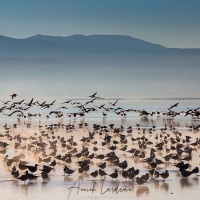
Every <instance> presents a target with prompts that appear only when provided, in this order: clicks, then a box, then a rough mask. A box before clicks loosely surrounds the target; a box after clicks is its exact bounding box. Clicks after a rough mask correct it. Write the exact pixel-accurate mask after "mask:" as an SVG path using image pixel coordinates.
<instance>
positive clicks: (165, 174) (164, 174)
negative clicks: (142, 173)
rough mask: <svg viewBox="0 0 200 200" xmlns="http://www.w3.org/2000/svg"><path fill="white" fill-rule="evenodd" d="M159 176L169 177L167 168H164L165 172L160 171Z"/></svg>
mask: <svg viewBox="0 0 200 200" xmlns="http://www.w3.org/2000/svg"><path fill="white" fill-rule="evenodd" d="M160 176H161V177H162V178H163V179H166V178H168V177H169V172H168V170H165V172H162V173H160Z"/></svg>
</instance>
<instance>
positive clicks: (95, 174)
mask: <svg viewBox="0 0 200 200" xmlns="http://www.w3.org/2000/svg"><path fill="white" fill-rule="evenodd" d="M98 174H99V173H98V171H97V170H95V171H94V172H92V173H90V175H91V176H92V177H93V178H96V177H97V176H98Z"/></svg>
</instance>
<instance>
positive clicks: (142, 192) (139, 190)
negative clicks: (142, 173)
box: [136, 186, 149, 197]
mask: <svg viewBox="0 0 200 200" xmlns="http://www.w3.org/2000/svg"><path fill="white" fill-rule="evenodd" d="M142 195H145V196H148V195H149V187H148V186H139V187H138V188H137V190H136V196H137V197H140V196H142Z"/></svg>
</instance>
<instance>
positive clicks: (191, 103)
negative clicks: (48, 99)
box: [0, 100, 200, 200]
mask: <svg viewBox="0 0 200 200" xmlns="http://www.w3.org/2000/svg"><path fill="white" fill-rule="evenodd" d="M109 101H113V100H109ZM82 102H85V101H83V100H82ZM178 102H179V106H178V107H177V108H174V109H173V110H174V111H177V112H181V111H187V110H188V109H189V108H190V109H195V108H198V107H199V105H200V101H199V100H180V101H178ZM104 103H105V104H106V106H109V104H108V100H101V101H96V102H94V104H92V105H91V106H94V105H96V106H99V105H101V104H104ZM174 103H177V100H119V102H118V104H117V106H116V108H117V107H122V108H123V109H128V108H133V109H134V110H143V109H145V110H146V111H148V112H153V111H162V112H165V111H167V108H168V107H169V106H170V105H173V104H174ZM58 106H60V103H59V102H56V104H55V105H54V106H53V107H52V108H50V109H45V110H41V109H39V108H31V110H29V112H30V113H39V112H40V113H41V115H42V116H41V117H31V118H27V119H23V118H21V119H20V120H17V117H16V115H15V116H14V115H13V116H12V117H11V118H10V117H8V116H5V115H1V118H0V124H1V126H0V134H1V135H3V136H1V141H3V142H7V143H8V144H9V145H8V146H7V147H6V153H5V154H0V161H1V162H0V163H1V164H0V191H1V198H2V199H6V200H25V199H31V200H32V199H41V200H55V199H57V200H65V199H66V200H67V199H72V200H73V199H75V200H76V199H99V200H101V199H111V198H115V199H119V200H120V199H125V198H126V199H127V200H128V199H141V200H143V199H155V200H160V199H163V200H164V199H180V200H188V198H191V199H198V198H199V195H200V190H199V188H200V181H199V179H200V176H199V175H200V174H199V173H198V174H197V175H194V174H193V175H191V176H190V177H188V178H183V177H181V175H180V173H179V172H178V170H177V168H176V167H175V166H174V164H175V163H177V162H178V161H176V160H170V161H169V162H165V163H164V164H161V165H159V167H158V168H157V169H156V170H158V171H159V172H163V171H165V170H166V169H167V170H168V171H169V177H168V178H167V179H166V180H163V179H162V178H161V177H159V178H157V179H156V178H154V177H151V178H150V179H149V181H148V182H147V183H144V184H143V185H138V184H137V183H136V182H135V180H133V181H132V180H131V181H129V180H125V179H124V178H123V177H122V176H121V172H120V169H119V167H116V166H114V165H113V164H110V163H109V164H108V165H107V167H106V169H105V171H106V173H107V174H111V173H112V172H114V170H115V169H118V170H119V177H118V179H117V180H112V178H111V177H109V176H106V177H105V178H102V179H101V178H100V176H98V177H97V178H96V180H93V178H92V177H91V175H90V173H91V172H93V171H95V170H96V169H98V167H97V165H98V164H99V163H101V161H100V160H99V159H95V158H94V159H93V160H92V162H91V163H90V170H89V171H88V172H87V173H83V174H79V173H78V170H77V169H78V165H77V161H78V159H77V158H76V157H75V156H74V154H73V156H72V161H71V162H70V163H64V162H63V161H59V160H57V165H56V166H55V167H54V168H55V169H54V170H52V172H50V174H49V179H48V180H43V179H42V178H41V177H40V170H38V171H37V172H35V173H34V174H35V175H38V176H39V177H38V178H37V180H32V181H30V182H29V181H26V182H25V184H24V183H23V181H20V180H16V179H14V178H13V177H12V175H11V173H10V171H11V168H12V167H13V166H17V163H12V165H11V166H9V167H8V166H7V165H6V163H3V162H2V160H3V159H4V157H5V155H9V158H13V157H14V156H16V155H19V154H20V153H23V154H24V155H25V158H23V160H26V161H28V162H29V164H30V165H34V164H36V163H39V162H38V159H39V157H40V158H43V157H42V155H43V154H42V152H41V153H40V154H37V155H35V154H34V152H35V149H36V147H34V148H32V149H31V150H30V151H29V150H27V149H25V150H22V149H17V148H15V143H16V141H15V140H14V139H13V140H9V138H8V137H7V136H6V133H5V131H6V130H5V128H4V127H3V126H4V125H5V124H7V126H8V127H9V134H10V135H11V136H12V138H14V136H16V135H19V134H20V136H21V137H22V138H25V139H24V140H22V142H21V146H24V145H26V146H27V145H28V144H30V143H31V142H33V141H31V139H30V137H31V136H32V137H36V139H37V140H38V139H39V138H40V137H42V141H43V142H46V143H47V144H48V145H47V148H46V154H47V155H48V154H50V153H51V152H52V150H51V149H49V143H48V141H49V140H50V141H53V140H55V139H56V138H57V137H58V136H60V137H64V138H65V139H66V140H68V139H70V138H71V136H73V137H74V141H75V142H76V143H77V146H75V147H73V148H76V149H77V151H78V152H80V151H81V149H82V146H86V147H88V149H89V151H90V152H91V153H92V152H94V153H95V155H97V154H106V153H108V152H109V151H110V150H109V149H108V147H109V146H111V144H108V145H107V146H102V145H101V142H102V141H103V138H104V134H105V133H103V135H99V134H98V133H96V134H95V135H94V139H92V141H91V142H90V143H87V142H81V141H80V140H81V139H82V138H83V137H87V136H88V133H89V132H92V131H93V129H92V127H93V124H100V125H102V126H103V125H104V126H107V127H109V124H115V125H116V127H120V126H123V127H124V130H123V131H122V132H121V133H120V134H125V135H126V137H127V141H128V143H127V145H128V149H127V150H130V149H131V148H138V144H137V142H132V141H131V138H137V137H142V136H145V137H146V138H148V140H149V141H152V142H153V144H152V145H150V146H148V147H147V149H145V150H144V153H145V154H146V157H148V156H149V153H150V149H151V148H152V147H153V148H155V145H156V144H157V143H159V142H160V141H162V138H160V135H162V136H165V135H166V134H170V136H171V137H174V138H175V134H174V131H178V132H180V133H182V135H181V136H180V138H181V139H184V138H185V136H186V135H188V136H191V143H192V142H195V141H196V138H199V131H198V130H196V131H194V130H192V129H191V128H190V126H197V125H199V124H200V119H199V118H192V117H191V116H187V117H184V113H181V114H180V116H176V117H174V118H170V117H166V116H163V115H162V114H160V115H157V114H156V115H154V116H148V117H142V116H139V114H138V113H137V112H130V113H127V116H126V117H121V116H119V115H116V114H115V113H112V112H107V116H106V117H103V116H102V111H98V112H91V113H88V114H87V113H86V115H85V117H76V118H74V117H71V118H70V117H68V116H67V113H71V112H76V109H75V108H73V107H70V108H69V109H68V110H65V111H64V113H65V114H64V117H63V118H59V119H58V118H56V117H55V116H53V115H51V116H50V118H49V119H47V118H46V115H47V114H49V112H50V111H51V110H56V109H57V108H58ZM88 107H89V106H88ZM6 112H7V111H6ZM14 123H16V124H17V126H16V127H13V124H14ZM80 123H88V126H83V127H81V128H80V127H79V124H80ZM27 124H31V125H30V126H27ZM50 124H64V125H69V124H70V125H74V126H75V128H74V129H72V130H68V131H66V130H65V129H63V128H61V127H58V128H55V129H54V130H53V133H52V132H51V131H48V130H46V129H45V128H46V127H45V126H46V125H50ZM136 124H140V127H141V130H137V126H136ZM165 124H166V125H167V127H168V129H167V130H166V132H164V133H163V132H162V131H161V130H160V129H161V128H164V126H165ZM170 125H172V127H174V130H172V129H170V128H169V126H170ZM129 126H132V127H133V132H132V133H131V134H127V128H128V127H129ZM152 126H156V128H155V131H152V133H149V132H148V129H149V128H151V127H152ZM143 129H146V132H145V133H144V132H143ZM43 131H45V133H48V136H46V135H45V134H44V132H43ZM108 134H109V135H111V136H112V137H113V139H114V140H118V141H119V134H116V133H113V132H112V131H110V132H109V133H108ZM156 135H158V138H159V139H156V138H155V137H156ZM52 136H55V137H54V139H53V138H52ZM94 141H97V145H95V144H93V142H94ZM170 146H171V144H170V143H168V144H166V145H165V148H170ZM188 146H190V145H189V144H188ZM94 147H96V148H98V151H93V148H94ZM122 147H124V144H120V143H119V144H117V150H116V151H115V153H116V155H117V156H119V158H120V161H121V162H122V161H124V160H127V161H128V167H129V168H130V167H133V166H134V167H135V169H139V170H140V174H139V175H138V176H141V175H143V174H145V173H146V172H148V171H149V170H150V167H149V165H148V164H147V163H145V162H143V159H140V158H138V157H134V156H132V155H131V154H130V153H128V152H123V151H121V150H119V149H120V148H122ZM191 147H192V146H191ZM192 148H193V149H194V150H193V151H192V160H191V161H190V162H189V163H190V165H191V167H190V169H189V170H191V169H193V168H194V167H199V164H200V158H199V155H200V149H199V145H198V146H194V147H192ZM69 152H70V150H69V149H66V148H62V147H61V145H60V143H58V144H57V155H58V154H61V155H64V154H66V153H69ZM171 152H172V153H173V151H171ZM166 154H167V153H166V152H165V150H162V151H157V152H156V157H157V158H158V159H161V160H164V159H163V156H165V155H166ZM183 155H184V156H186V155H187V154H186V153H183ZM54 159H55V158H52V160H54ZM44 164H46V163H43V162H42V163H39V169H41V168H42V166H43V165H44ZM64 165H67V166H68V167H69V168H71V169H75V170H76V172H75V173H74V174H72V175H71V176H69V177H67V176H66V175H65V176H63V174H64V173H63V166H64ZM23 173H24V172H23V171H20V175H22V174H23Z"/></svg>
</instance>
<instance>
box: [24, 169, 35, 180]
mask: <svg viewBox="0 0 200 200" xmlns="http://www.w3.org/2000/svg"><path fill="white" fill-rule="evenodd" d="M25 175H26V176H27V177H28V179H29V180H34V179H37V178H38V176H36V175H34V174H30V173H28V171H26V173H25Z"/></svg>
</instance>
